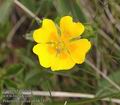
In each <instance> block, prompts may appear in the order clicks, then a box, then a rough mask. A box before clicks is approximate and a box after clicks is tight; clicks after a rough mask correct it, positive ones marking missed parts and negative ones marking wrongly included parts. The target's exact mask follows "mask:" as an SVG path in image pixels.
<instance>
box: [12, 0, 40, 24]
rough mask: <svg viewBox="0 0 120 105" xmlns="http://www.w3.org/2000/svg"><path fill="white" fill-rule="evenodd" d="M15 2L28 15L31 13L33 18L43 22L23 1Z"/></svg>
mask: <svg viewBox="0 0 120 105" xmlns="http://www.w3.org/2000/svg"><path fill="white" fill-rule="evenodd" d="M14 3H15V4H16V5H17V6H19V7H20V8H21V9H22V10H24V11H25V12H26V13H27V14H28V15H30V16H31V17H32V18H33V19H35V20H36V21H39V22H41V20H40V18H39V17H37V16H36V15H35V14H34V13H33V12H31V11H30V10H29V9H28V8H26V7H25V6H24V5H23V4H22V3H20V2H19V1H18V0H14Z"/></svg>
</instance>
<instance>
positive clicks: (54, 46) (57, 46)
mask: <svg viewBox="0 0 120 105" xmlns="http://www.w3.org/2000/svg"><path fill="white" fill-rule="evenodd" d="M65 49H66V47H65V43H64V42H63V41H58V42H53V43H50V45H48V51H49V52H50V53H51V54H53V53H57V54H59V53H61V52H63V51H64V50H65Z"/></svg>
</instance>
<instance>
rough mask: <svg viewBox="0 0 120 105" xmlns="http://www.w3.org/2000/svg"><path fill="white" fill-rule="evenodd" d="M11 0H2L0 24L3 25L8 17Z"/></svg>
mask: <svg viewBox="0 0 120 105" xmlns="http://www.w3.org/2000/svg"><path fill="white" fill-rule="evenodd" d="M12 4H13V0H4V2H3V4H2V6H0V14H2V15H0V24H1V25H3V24H4V23H5V21H6V20H7V19H8V17H9V13H10V11H11V9H12V8H11V7H12Z"/></svg>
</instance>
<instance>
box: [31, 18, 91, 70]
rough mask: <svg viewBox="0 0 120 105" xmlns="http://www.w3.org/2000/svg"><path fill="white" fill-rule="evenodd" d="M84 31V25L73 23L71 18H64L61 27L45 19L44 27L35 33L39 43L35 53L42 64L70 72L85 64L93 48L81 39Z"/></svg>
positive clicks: (34, 37) (35, 47) (34, 49)
mask: <svg viewBox="0 0 120 105" xmlns="http://www.w3.org/2000/svg"><path fill="white" fill-rule="evenodd" d="M84 29H85V28H84V26H83V24H82V23H80V22H73V19H72V17H71V16H64V17H62V18H61V20H60V27H58V26H56V25H55V24H54V22H53V21H52V20H50V19H43V23H42V27H41V28H39V29H37V30H35V31H34V33H33V39H34V40H35V41H36V42H37V43H38V44H37V45H35V46H34V48H33V52H34V53H35V54H36V55H38V58H39V62H40V64H41V65H42V66H43V67H45V68H49V67H51V70H53V71H56V70H69V69H71V68H72V67H73V66H74V65H75V64H76V63H77V64H81V63H83V62H84V60H85V56H86V53H87V52H88V50H89V49H90V47H91V43H90V42H89V41H88V40H87V39H80V35H81V34H82V33H83V32H84Z"/></svg>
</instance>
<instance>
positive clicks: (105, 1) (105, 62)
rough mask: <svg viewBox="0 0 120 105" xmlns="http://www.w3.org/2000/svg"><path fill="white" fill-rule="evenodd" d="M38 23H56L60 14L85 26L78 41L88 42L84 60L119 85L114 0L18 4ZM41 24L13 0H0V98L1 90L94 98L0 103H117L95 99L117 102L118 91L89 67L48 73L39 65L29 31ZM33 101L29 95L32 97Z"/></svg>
mask: <svg viewBox="0 0 120 105" xmlns="http://www.w3.org/2000/svg"><path fill="white" fill-rule="evenodd" d="M19 1H20V3H22V4H23V5H24V6H25V7H26V8H28V9H29V10H30V11H32V12H33V13H34V14H35V15H36V16H38V17H39V18H40V19H41V20H42V19H43V18H50V19H53V20H54V21H55V22H56V23H58V22H59V20H60V18H61V17H62V16H65V15H71V16H72V17H73V18H74V20H76V21H81V22H82V23H83V24H84V25H85V28H86V30H85V32H84V34H83V37H85V38H88V39H89V40H90V41H91V43H92V49H91V50H90V52H89V53H88V55H87V59H88V60H89V61H90V62H91V64H92V65H94V66H95V67H96V68H97V69H99V70H100V71H101V72H102V73H103V74H104V75H105V76H108V77H109V78H110V79H112V80H113V81H114V82H115V83H116V84H117V85H118V86H120V0H19ZM40 26H41V23H40V22H38V21H35V19H34V18H32V17H31V16H30V15H29V14H27V13H26V12H25V11H24V9H22V8H20V7H19V6H18V5H16V4H15V3H14V0H0V94H1V102H2V99H3V98H4V97H2V92H3V90H4V89H8V90H11V89H12V90H15V89H32V90H41V91H67V92H76V93H87V94H95V95H96V96H97V97H98V99H93V100H89V99H78V98H64V97H63V98H53V97H37V98H38V99H40V100H41V102H40V103H34V102H31V103H12V102H11V103H8V104H3V105H64V103H65V101H67V104H66V105H117V104H115V103H113V102H111V101H110V102H102V101H98V100H99V99H101V97H117V98H120V97H119V96H120V92H119V90H117V89H116V88H115V87H114V86H112V85H111V84H110V83H109V82H108V81H107V80H105V79H104V78H103V77H102V76H101V75H99V73H97V72H96V71H95V70H94V68H92V67H91V66H90V65H89V64H87V63H83V64H82V65H76V66H75V67H74V68H73V69H72V70H69V71H59V72H52V71H51V70H49V69H47V70H46V69H45V68H43V67H41V66H40V65H39V62H38V59H37V57H36V55H35V54H33V52H32V48H33V46H34V45H35V42H33V40H32V32H33V30H35V29H37V28H38V27H40ZM33 98H34V97H33Z"/></svg>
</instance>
